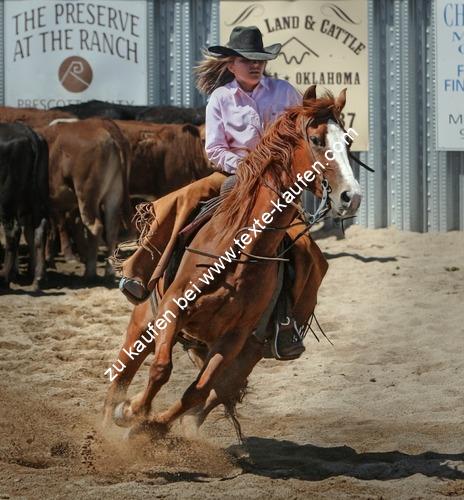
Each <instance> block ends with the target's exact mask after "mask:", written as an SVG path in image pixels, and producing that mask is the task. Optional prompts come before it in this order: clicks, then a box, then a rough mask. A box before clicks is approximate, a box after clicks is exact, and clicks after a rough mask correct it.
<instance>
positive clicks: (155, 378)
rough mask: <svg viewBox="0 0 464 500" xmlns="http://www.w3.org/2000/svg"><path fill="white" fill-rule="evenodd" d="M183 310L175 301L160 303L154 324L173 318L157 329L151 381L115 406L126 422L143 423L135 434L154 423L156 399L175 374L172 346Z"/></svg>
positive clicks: (117, 414)
mask: <svg viewBox="0 0 464 500" xmlns="http://www.w3.org/2000/svg"><path fill="white" fill-rule="evenodd" d="M168 302H169V303H170V304H171V306H170V308H169V309H167V307H166V303H168ZM179 311H180V310H179V309H178V308H176V307H173V306H172V301H169V300H167V299H166V300H165V301H162V302H161V303H160V305H159V308H158V312H157V315H156V317H155V318H154V320H153V324H157V321H158V320H159V319H165V320H166V319H169V321H165V323H166V326H165V328H164V329H162V330H159V331H158V332H157V336H156V344H155V353H154V358H153V361H152V363H151V365H150V370H149V374H148V384H147V386H146V388H145V390H144V391H143V392H142V393H140V394H138V395H136V396H134V397H133V398H132V399H131V400H130V401H126V402H124V403H121V404H120V405H118V406H117V407H116V409H115V416H117V417H119V418H120V419H121V420H122V421H124V422H126V423H131V422H133V421H134V420H137V421H139V423H140V425H139V426H137V427H135V428H134V429H133V432H134V433H136V432H138V431H139V430H144V429H145V428H146V427H147V424H150V422H149V421H148V416H149V413H150V410H151V403H152V401H153V398H154V397H155V396H156V394H157V393H158V392H159V390H160V389H161V387H163V385H164V384H166V383H167V381H168V380H169V377H170V375H171V371H172V348H173V346H174V344H175V342H176V335H177V332H178V331H179V329H180V326H179V319H180V318H179ZM155 427H156V428H155ZM150 430H152V431H156V432H157V433H160V432H161V433H164V431H165V430H167V428H166V427H165V426H163V425H161V426H152V428H151V429H150Z"/></svg>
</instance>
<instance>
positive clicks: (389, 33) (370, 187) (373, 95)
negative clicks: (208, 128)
mask: <svg viewBox="0 0 464 500" xmlns="http://www.w3.org/2000/svg"><path fill="white" fill-rule="evenodd" d="M308 1H310V0H308ZM368 9H369V29H368V37H369V40H368V41H369V89H370V90H369V98H368V102H367V101H366V105H369V120H370V132H369V143H370V149H369V152H366V153H360V157H361V159H362V160H363V161H365V162H367V163H368V164H369V165H371V166H373V167H375V169H376V172H375V174H371V173H369V172H366V171H365V170H364V169H359V168H358V167H357V166H356V167H354V170H355V172H356V173H357V174H358V176H359V179H360V182H361V185H362V187H363V191H364V202H363V204H362V205H361V209H360V213H359V217H358V223H360V224H363V225H365V226H367V227H371V228H379V227H386V226H389V225H395V226H397V227H398V228H399V229H405V230H412V231H448V230H453V229H460V230H464V152H441V151H440V152H439V151H436V149H435V142H436V133H435V132H436V130H435V127H436V119H435V88H434V85H435V82H434V74H435V30H434V23H435V18H434V16H435V14H434V9H433V2H432V0H368ZM0 18H3V2H2V1H0ZM147 22H148V54H149V61H148V89H149V92H148V100H149V103H150V104H174V105H183V106H198V105H201V104H203V103H204V99H203V98H202V97H201V96H200V95H199V94H198V92H197V91H196V90H195V86H194V79H193V72H192V68H193V66H194V64H195V62H196V61H198V60H199V59H200V57H201V48H203V47H206V46H208V45H213V44H216V43H218V42H219V0H149V2H148V20H147ZM1 28H3V25H2V26H1ZM0 31H3V29H1V30H0ZM0 57H2V58H3V33H0ZM0 68H1V70H2V71H4V70H6V68H4V66H3V64H1V65H0ZM0 97H1V98H2V100H3V74H2V75H0Z"/></svg>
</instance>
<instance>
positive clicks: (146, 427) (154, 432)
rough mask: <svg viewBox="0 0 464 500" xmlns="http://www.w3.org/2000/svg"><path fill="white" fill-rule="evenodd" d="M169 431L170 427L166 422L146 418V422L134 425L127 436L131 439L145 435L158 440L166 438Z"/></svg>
mask: <svg viewBox="0 0 464 500" xmlns="http://www.w3.org/2000/svg"><path fill="white" fill-rule="evenodd" d="M168 431H169V427H168V426H167V425H166V424H161V423H159V422H153V421H149V420H145V421H144V422H140V423H139V424H137V425H134V426H133V427H132V428H131V429H130V430H129V432H128V433H127V436H126V438H127V439H129V440H131V439H136V438H138V437H141V436H145V437H148V438H149V439H151V440H153V441H156V440H158V439H161V438H164V437H165V436H166V434H167V433H168Z"/></svg>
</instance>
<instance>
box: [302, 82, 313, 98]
mask: <svg viewBox="0 0 464 500" xmlns="http://www.w3.org/2000/svg"><path fill="white" fill-rule="evenodd" d="M309 99H316V85H311V87H308V88H307V89H306V92H305V93H304V96H303V101H308V100H309Z"/></svg>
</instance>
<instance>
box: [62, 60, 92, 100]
mask: <svg viewBox="0 0 464 500" xmlns="http://www.w3.org/2000/svg"><path fill="white" fill-rule="evenodd" d="M58 78H59V79H60V83H61V85H63V87H64V88H65V89H66V90H68V91H69V92H83V91H84V90H86V89H88V88H89V87H90V84H91V83H92V78H93V71H92V68H91V67H90V64H89V63H88V62H87V61H86V60H85V59H83V58H82V57H79V56H71V57H67V58H66V59H65V60H64V61H63V62H62V63H61V65H60V69H59V70H58Z"/></svg>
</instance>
